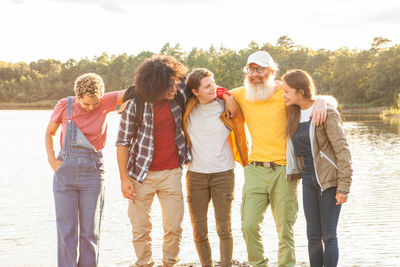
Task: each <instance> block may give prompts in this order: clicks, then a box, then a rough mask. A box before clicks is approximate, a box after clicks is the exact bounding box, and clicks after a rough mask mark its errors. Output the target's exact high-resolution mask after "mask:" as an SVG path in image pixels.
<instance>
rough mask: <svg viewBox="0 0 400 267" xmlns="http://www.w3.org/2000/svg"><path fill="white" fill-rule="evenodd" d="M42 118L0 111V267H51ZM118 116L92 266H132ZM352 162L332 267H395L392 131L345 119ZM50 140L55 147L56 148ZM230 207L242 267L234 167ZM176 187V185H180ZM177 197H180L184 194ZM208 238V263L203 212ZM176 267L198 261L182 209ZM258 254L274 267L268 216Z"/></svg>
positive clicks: (398, 235)
mask: <svg viewBox="0 0 400 267" xmlns="http://www.w3.org/2000/svg"><path fill="white" fill-rule="evenodd" d="M49 116H50V111H7V110H1V111H0V122H1V126H0V129H1V131H0V149H1V153H0V167H1V168H0V266H55V265H56V225H55V216H54V203H53V194H52V179H53V178H52V175H53V174H52V170H51V168H50V167H49V165H48V163H47V159H46V153H45V148H44V132H45V128H46V126H47V122H48V119H49ZM118 122H119V115H117V114H111V115H110V121H109V132H108V143H107V145H106V147H105V149H104V151H103V152H104V157H105V162H106V182H105V183H106V196H105V211H104V219H103V222H102V233H101V245H100V266H129V265H130V264H133V263H134V262H135V255H134V251H133V247H132V243H131V227H130V223H129V220H128V218H127V201H126V200H125V199H124V198H123V197H122V195H121V193H120V183H119V175H118V168H117V164H116V157H115V153H116V152H115V150H116V149H115V147H114V142H115V138H116V134H117V127H118ZM344 126H345V130H346V133H347V136H348V140H349V143H350V147H351V151H352V155H353V168H354V176H353V185H352V188H351V190H352V191H351V194H350V195H349V200H348V203H346V204H345V205H344V206H343V208H342V213H341V217H340V222H339V246H340V260H339V266H400V252H399V244H400V163H399V159H400V156H399V155H400V127H399V125H398V124H396V123H392V124H390V123H383V122H382V121H380V120H379V119H377V118H375V117H368V118H366V117H361V116H355V117H354V116H353V117H346V122H345V124H344ZM58 138H59V137H57V145H58V143H59V142H58ZM235 173H236V191H235V194H236V195H235V201H234V203H233V223H232V224H233V232H234V242H235V248H234V258H235V259H236V260H239V261H241V262H243V261H246V260H247V258H246V257H247V254H246V250H245V244H244V241H243V238H242V234H241V231H240V199H241V188H242V185H243V169H242V168H241V167H237V168H236V170H235ZM182 181H183V186H184V187H185V185H184V179H182ZM184 194H185V193H184ZM301 199H302V195H301V187H300V186H299V200H300V201H299V213H298V219H297V222H296V224H295V242H296V257H297V261H298V262H307V261H308V255H307V248H306V247H307V242H306V234H305V220H304V215H303V208H302V203H301ZM209 215H210V218H209V228H210V229H209V231H210V234H209V237H210V242H211V243H212V248H213V252H214V260H218V259H219V245H218V237H217V234H216V229H215V222H214V219H213V216H214V215H213V213H212V208H210V213H209ZM183 228H184V231H183V240H182V249H181V253H180V257H181V263H193V262H198V258H197V254H196V250H195V247H194V244H193V241H192V229H191V225H190V219H189V216H188V211H187V206H185V217H184V221H183ZM261 229H262V236H263V241H264V244H265V251H266V254H267V255H268V257H269V258H270V261H271V262H272V263H276V262H277V243H278V241H277V236H276V232H275V226H274V223H273V220H272V215H271V212H270V210H268V212H267V214H266V216H265V220H264V223H263V225H262V227H261ZM152 237H153V256H154V259H155V261H156V263H157V264H161V259H162V251H161V246H162V227H161V212H160V206H159V203H158V201H157V200H156V201H154V205H153V233H152Z"/></svg>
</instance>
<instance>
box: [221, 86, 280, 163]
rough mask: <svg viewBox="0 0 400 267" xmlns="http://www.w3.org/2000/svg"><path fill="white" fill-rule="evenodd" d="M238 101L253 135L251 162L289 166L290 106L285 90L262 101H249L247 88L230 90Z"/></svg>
mask: <svg viewBox="0 0 400 267" xmlns="http://www.w3.org/2000/svg"><path fill="white" fill-rule="evenodd" d="M229 92H230V93H231V94H232V95H233V97H234V98H235V99H236V101H237V102H238V104H239V106H240V108H241V109H242V112H243V115H244V118H245V120H246V124H247V128H248V129H249V131H250V136H251V142H252V146H251V152H250V157H249V161H261V162H274V163H276V164H280V165H286V134H285V132H286V124H287V117H286V105H285V102H284V101H283V98H282V94H283V90H282V88H281V89H280V90H278V91H277V92H275V93H274V95H273V96H272V97H271V98H269V99H267V100H266V101H262V102H250V101H247V100H246V98H245V95H246V94H245V89H244V87H239V88H236V89H233V90H231V91H229Z"/></svg>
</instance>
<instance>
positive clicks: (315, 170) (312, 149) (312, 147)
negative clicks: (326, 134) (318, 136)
mask: <svg viewBox="0 0 400 267" xmlns="http://www.w3.org/2000/svg"><path fill="white" fill-rule="evenodd" d="M311 128H312V127H311V125H310V130H311ZM314 134H315V132H314ZM309 136H310V145H311V155H312V157H313V164H314V172H315V178H316V179H317V182H318V185H319V187H320V188H321V196H322V192H323V191H324V189H323V188H322V185H321V183H320V181H319V179H318V174H317V166H316V165H315V157H314V142H313V141H314V140H311V135H309ZM314 138H315V137H314Z"/></svg>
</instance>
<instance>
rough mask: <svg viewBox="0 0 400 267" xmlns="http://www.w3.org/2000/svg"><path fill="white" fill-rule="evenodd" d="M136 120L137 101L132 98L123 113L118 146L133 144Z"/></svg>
mask: <svg viewBox="0 0 400 267" xmlns="http://www.w3.org/2000/svg"><path fill="white" fill-rule="evenodd" d="M134 121H135V101H134V100H133V99H132V100H131V101H130V102H129V104H128V106H127V107H126V109H125V110H124V112H123V113H122V115H121V119H120V121H119V129H118V136H117V141H116V143H115V145H116V146H130V145H131V144H132V136H133V130H134V129H133V128H134V127H133V126H134Z"/></svg>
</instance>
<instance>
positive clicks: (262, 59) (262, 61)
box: [246, 51, 277, 70]
mask: <svg viewBox="0 0 400 267" xmlns="http://www.w3.org/2000/svg"><path fill="white" fill-rule="evenodd" d="M251 63H255V64H257V65H259V66H261V67H264V68H266V67H271V68H273V69H274V70H276V69H277V66H276V64H275V62H274V60H273V59H272V57H271V55H270V54H268V52H265V51H257V52H254V53H253V54H251V55H250V56H249V58H248V59H247V64H246V66H248V65H249V64H251Z"/></svg>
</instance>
